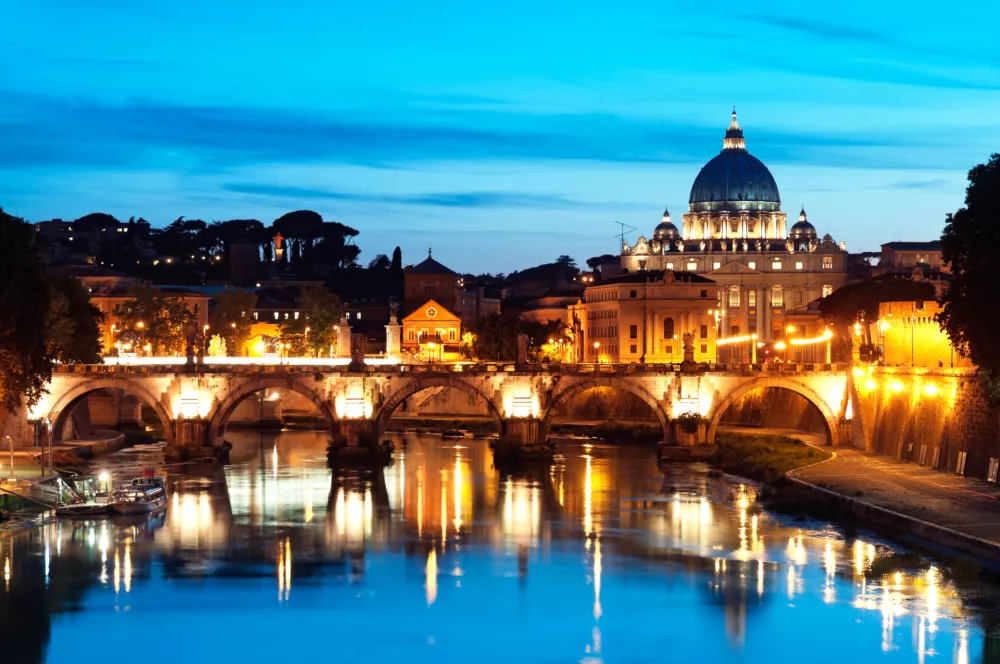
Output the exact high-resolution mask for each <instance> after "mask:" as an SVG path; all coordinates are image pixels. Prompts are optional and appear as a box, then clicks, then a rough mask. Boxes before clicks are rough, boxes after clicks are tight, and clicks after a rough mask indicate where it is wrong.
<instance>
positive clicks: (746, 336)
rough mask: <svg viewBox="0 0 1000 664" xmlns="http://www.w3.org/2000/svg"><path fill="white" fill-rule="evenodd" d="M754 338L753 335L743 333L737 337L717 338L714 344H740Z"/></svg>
mask: <svg viewBox="0 0 1000 664" xmlns="http://www.w3.org/2000/svg"><path fill="white" fill-rule="evenodd" d="M754 339H756V336H755V335H751V334H744V335H742V336H739V337H726V338H725V339H719V340H717V341H716V342H715V344H716V345H717V346H726V345H728V344H742V343H747V342H748V341H752V340H754Z"/></svg>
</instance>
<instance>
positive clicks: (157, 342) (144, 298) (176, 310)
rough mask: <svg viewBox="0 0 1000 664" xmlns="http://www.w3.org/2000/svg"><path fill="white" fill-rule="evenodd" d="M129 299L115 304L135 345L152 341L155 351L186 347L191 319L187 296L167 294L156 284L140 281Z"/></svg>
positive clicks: (123, 328) (178, 350) (120, 326)
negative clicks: (154, 285) (142, 283)
mask: <svg viewBox="0 0 1000 664" xmlns="http://www.w3.org/2000/svg"><path fill="white" fill-rule="evenodd" d="M129 296H130V297H129V299H128V300H126V301H125V302H122V303H121V304H119V305H117V306H116V307H115V317H116V318H117V319H118V329H119V330H120V331H121V334H122V336H123V337H124V336H126V335H127V336H128V338H129V339H131V341H130V343H132V344H133V346H138V347H140V348H141V347H142V346H145V345H147V344H148V345H149V351H148V352H149V353H150V354H152V355H169V354H171V353H182V352H184V350H185V332H186V328H187V325H188V323H189V322H190V320H191V316H190V313H189V312H188V310H187V309H186V308H185V306H184V300H182V299H181V298H179V297H171V296H168V295H166V294H164V293H163V292H162V291H160V290H159V289H158V288H153V287H152V286H145V285H136V286H133V287H132V288H131V289H130V290H129Z"/></svg>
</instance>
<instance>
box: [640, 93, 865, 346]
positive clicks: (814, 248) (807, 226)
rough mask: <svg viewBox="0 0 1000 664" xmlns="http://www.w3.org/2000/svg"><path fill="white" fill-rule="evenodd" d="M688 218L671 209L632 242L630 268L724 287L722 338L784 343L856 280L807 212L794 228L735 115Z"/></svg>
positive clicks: (718, 307)
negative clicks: (814, 307)
mask: <svg viewBox="0 0 1000 664" xmlns="http://www.w3.org/2000/svg"><path fill="white" fill-rule="evenodd" d="M682 220H683V223H682V226H683V231H682V230H680V229H678V228H677V226H675V225H674V224H673V223H672V221H671V218H670V213H669V211H665V212H664V213H663V217H662V220H661V222H660V223H659V224H658V225H657V226H656V228H655V229H653V233H652V235H651V237H649V238H647V237H645V236H640V237H639V239H638V240H637V241H636V242H635V244H633V245H629V244H628V243H627V242H624V243H623V245H622V253H621V269H622V271H623V272H625V273H626V274H636V273H641V272H647V271H648V272H659V271H676V272H690V273H694V274H697V275H700V276H702V277H705V278H707V279H710V280H711V281H713V282H715V283H716V284H717V285H718V300H717V302H716V303H714V304H713V306H712V307H710V308H712V309H714V310H715V312H717V314H716V315H717V316H718V327H719V332H718V336H719V338H720V339H724V338H727V337H736V336H740V335H750V334H756V335H757V337H758V338H760V339H761V340H762V341H776V340H781V339H783V338H785V336H786V334H788V333H794V332H795V323H796V322H800V321H801V320H802V319H803V313H804V312H805V311H806V310H808V308H809V307H808V305H809V303H810V302H813V301H815V300H817V299H819V298H822V297H825V296H827V295H829V294H830V293H831V292H833V291H834V290H835V289H837V288H839V287H840V286H843V285H844V284H845V283H847V281H848V274H847V250H846V248H845V247H844V245H843V243H841V244H840V245H838V244H837V243H835V242H834V240H833V239H832V238H831V237H830V236H829V235H824V236H822V237H820V236H819V235H818V233H817V232H816V228H815V227H814V226H813V225H812V224H811V223H810V222H809V220H808V218H807V216H806V212H805V210H804V209H803V210H802V211H801V212H800V213H799V215H798V219H797V221H796V222H795V223H794V224H793V225H792V226H791V228H790V229H788V228H787V215H786V213H785V212H784V211H782V209H781V197H780V195H779V193H778V185H777V183H776V182H775V180H774V177H773V176H772V175H771V172H770V171H769V170H768V168H767V166H765V165H764V164H763V162H761V161H760V160H759V159H757V158H756V157H754V156H753V155H751V154H750V153H749V152H748V151H747V148H746V140H745V138H744V136H743V129H742V128H741V127H740V125H739V123H738V122H737V120H736V112H735V111H734V112H733V115H732V122H731V123H730V125H729V128H728V129H727V130H726V134H725V137H724V138H723V142H722V151H721V152H720V153H719V154H718V155H716V156H715V157H713V158H712V159H711V160H710V161H709V162H708V163H707V164H705V166H704V167H703V168H702V169H701V172H700V173H698V177H697V178H695V181H694V184H693V185H692V187H691V195H690V198H689V200H688V211H687V212H686V213H684V214H683V215H682ZM801 332H806V331H805V330H801Z"/></svg>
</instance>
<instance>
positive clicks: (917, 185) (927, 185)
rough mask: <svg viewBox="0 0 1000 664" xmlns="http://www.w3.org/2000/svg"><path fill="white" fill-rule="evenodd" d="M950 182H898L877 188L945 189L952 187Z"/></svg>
mask: <svg viewBox="0 0 1000 664" xmlns="http://www.w3.org/2000/svg"><path fill="white" fill-rule="evenodd" d="M952 184H953V183H952V182H949V181H948V180H945V179H943V178H938V179H934V180H899V181H897V182H889V183H888V184H886V185H884V186H883V187H877V188H878V189H940V188H941V187H947V186H950V185H952Z"/></svg>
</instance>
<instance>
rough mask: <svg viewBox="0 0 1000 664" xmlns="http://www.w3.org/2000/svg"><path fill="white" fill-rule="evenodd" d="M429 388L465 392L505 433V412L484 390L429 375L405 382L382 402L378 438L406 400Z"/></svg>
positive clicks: (376, 419)
mask: <svg viewBox="0 0 1000 664" xmlns="http://www.w3.org/2000/svg"><path fill="white" fill-rule="evenodd" d="M429 390H438V391H440V392H444V391H447V390H456V391H458V392H462V393H464V394H465V395H467V396H468V397H469V399H470V401H473V402H475V403H477V404H479V405H480V406H481V407H482V409H483V412H485V414H486V415H487V416H488V417H490V418H491V419H493V420H494V421H495V423H496V430H497V433H498V434H499V435H501V436H502V435H503V434H504V418H503V414H502V413H501V412H500V410H499V409H498V408H497V405H496V404H495V403H493V400H492V399H490V397H489V396H487V395H486V394H485V393H484V392H482V391H481V390H479V389H477V388H476V387H473V386H472V385H470V384H468V383H467V382H465V381H463V380H460V379H454V378H446V377H443V376H427V377H423V378H416V379H414V380H411V381H408V382H406V383H404V384H403V385H402V386H401V387H399V388H398V389H396V390H395V391H394V392H392V393H391V394H390V395H389V396H388V398H387V399H386V400H385V401H384V402H383V403H382V405H381V407H380V408H379V410H378V413H376V414H375V417H374V432H375V435H376V436H377V437H378V439H379V440H381V438H382V436H383V435H384V434H385V431H386V429H387V428H388V426H389V420H390V419H392V416H393V414H394V413H396V411H397V410H398V409H399V408H400V407H401V406H402V405H403V404H404V402H406V401H407V400H409V399H412V398H413V397H416V396H419V394H420V393H422V392H426V391H429ZM456 419H461V418H456Z"/></svg>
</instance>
